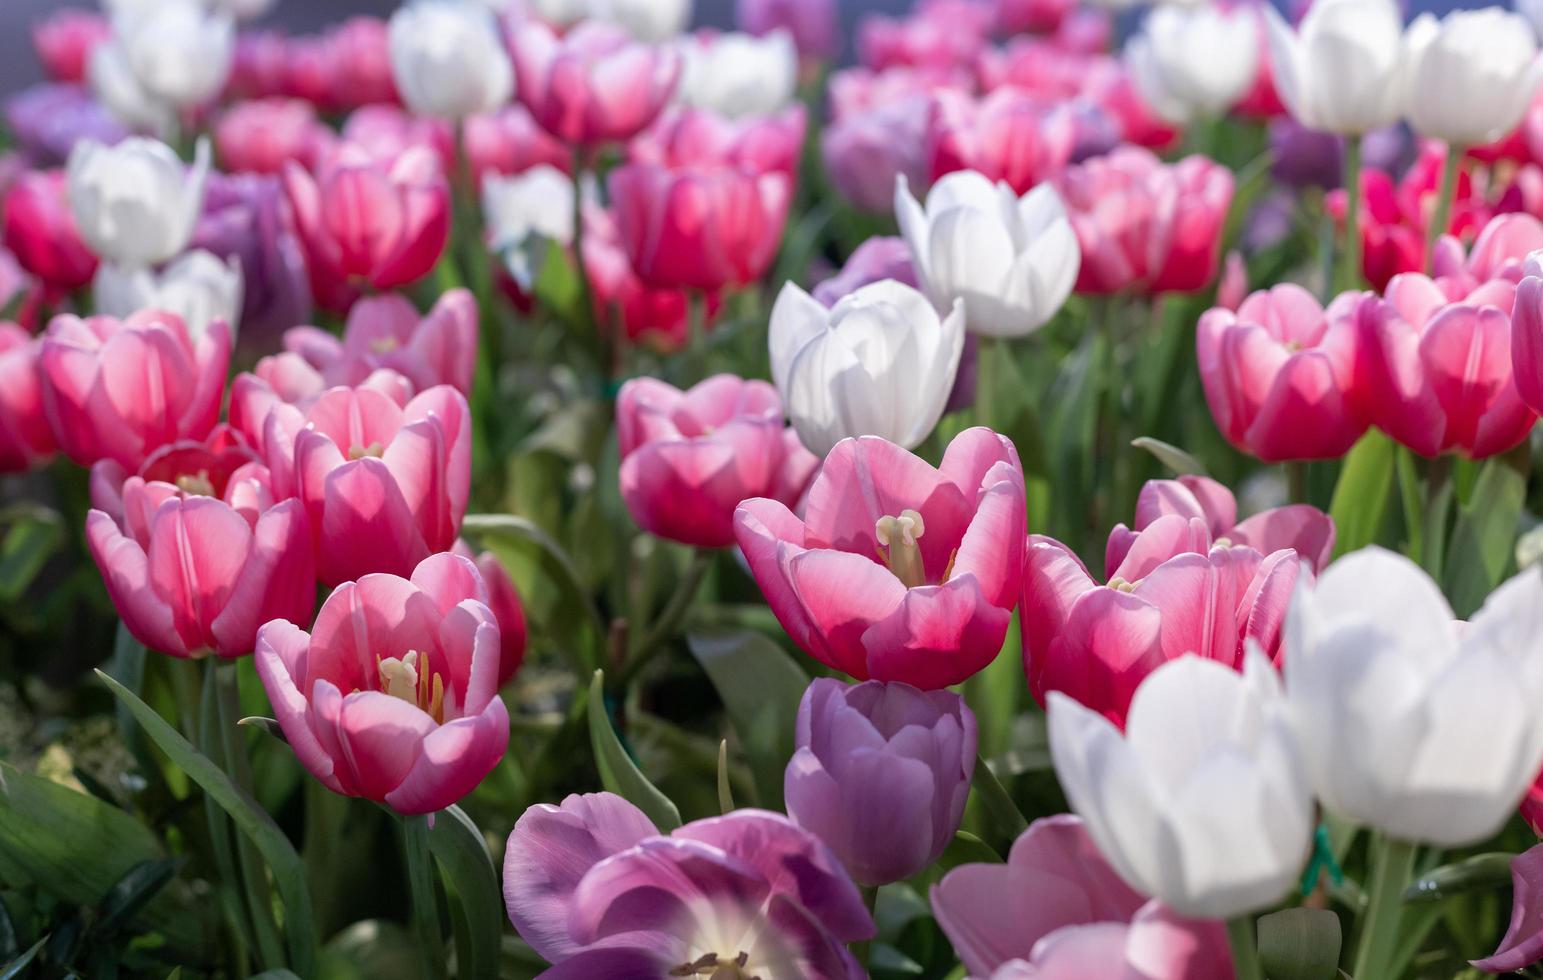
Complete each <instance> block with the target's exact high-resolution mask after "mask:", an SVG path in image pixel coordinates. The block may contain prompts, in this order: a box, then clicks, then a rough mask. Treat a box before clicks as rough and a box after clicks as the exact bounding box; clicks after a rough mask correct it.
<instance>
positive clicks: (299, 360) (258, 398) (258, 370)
mask: <svg viewBox="0 0 1543 980" xmlns="http://www.w3.org/2000/svg"><path fill="white" fill-rule="evenodd" d="M284 342H285V343H286V344H289V345H292V349H290V350H284V351H280V352H279V353H277V354H270V355H269V356H267V357H264V358H262V359H261V360H259V361H258V362H257V366H256V367H255V368H253V369H252V370H251V371H250V372H246V371H243V372H242V373H241V374H238V375H236V380H235V381H233V382H231V385H230V412H229V421H230V425H231V428H233V429H235V430H236V431H238V432H240V433H241V435H242V436H243V437H245V439H246V440H247V442H248V443H250V444H251V445H252V446H255V447H258V449H259V450H261V451H262V454H263V456H264V457H265V458H266V456H267V453H266V450H265V448H264V445H265V439H266V432H267V423H268V413H269V412H270V411H271V410H272V409H273V406H275V405H280V404H283V405H292V406H294V407H295V408H297V409H299V410H300V412H301V413H302V414H303V413H305V412H306V411H308V410H309V409H310V407H311V406H312V405H313V404H315V402H316V399H318V398H320V397H321V396H322V394H323V393H324V392H325V391H326V390H327V388H328V384H327V381H326V379H325V378H324V377H323V376H322V372H321V369H320V368H319V367H317V366H316V365H315V364H313V363H312V361H311V360H309V359H308V358H317V357H318V351H326V352H331V351H333V350H335V349H336V345H337V338H336V337H333V336H332V335H331V334H329V333H327V332H326V331H324V330H317V329H316V328H315V327H293V328H291V329H290V330H288V331H286V332H285V334H284ZM355 387H357V388H369V389H372V390H374V391H378V392H380V393H381V394H383V395H385V396H386V397H387V398H389V399H390V400H391V401H393V402H395V403H396V404H397V405H399V406H400V405H406V404H407V402H408V400H409V399H411V398H412V396H413V384H412V382H411V381H408V380H407V379H406V378H404V377H402V376H401V375H400V374H397V373H396V372H395V371H391V370H388V369H385V368H382V369H379V370H377V371H375V372H374V373H373V374H371V375H370V376H369V377H367V378H365V379H364V381H362V382H360V383H359V384H357V385H355ZM286 489H287V488H286Z"/></svg>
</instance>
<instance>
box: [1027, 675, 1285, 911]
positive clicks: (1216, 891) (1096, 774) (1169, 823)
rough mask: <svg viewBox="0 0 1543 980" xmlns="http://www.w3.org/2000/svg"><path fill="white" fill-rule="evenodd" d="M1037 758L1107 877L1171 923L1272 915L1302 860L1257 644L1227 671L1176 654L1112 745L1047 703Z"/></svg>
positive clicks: (1141, 695) (1275, 703) (1275, 704)
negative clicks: (1045, 738)
mask: <svg viewBox="0 0 1543 980" xmlns="http://www.w3.org/2000/svg"><path fill="white" fill-rule="evenodd" d="M1048 709H1049V715H1050V753H1051V757H1052V758H1053V760H1054V762H1055V771H1056V775H1057V776H1058V777H1059V778H1060V780H1061V787H1062V788H1063V789H1064V790H1065V791H1066V798H1067V800H1068V801H1070V803H1071V805H1072V809H1073V810H1075V811H1076V812H1077V814H1078V815H1079V816H1081V817H1082V819H1083V821H1084V823H1085V824H1086V825H1087V829H1088V833H1089V834H1090V835H1091V836H1092V838H1093V841H1094V843H1096V844H1097V845H1098V849H1099V851H1100V852H1101V853H1102V854H1103V855H1104V857H1105V858H1107V859H1108V861H1109V863H1110V864H1111V865H1112V866H1113V867H1114V869H1115V871H1117V872H1118V873H1119V875H1120V877H1122V878H1124V879H1125V881H1126V882H1127V883H1129V884H1130V886H1131V887H1132V888H1134V889H1136V890H1137V891H1139V892H1141V893H1142V894H1144V895H1150V896H1152V897H1153V898H1156V899H1159V900H1161V901H1162V902H1164V903H1165V904H1167V905H1168V906H1169V907H1171V908H1172V909H1173V910H1174V911H1176V912H1178V913H1179V914H1180V915H1184V916H1189V917H1191V918H1196V919H1225V918H1232V917H1234V916H1239V915H1243V914H1245V913H1248V912H1255V911H1258V910H1259V909H1263V908H1266V907H1268V906H1271V905H1274V904H1275V903H1276V902H1277V901H1279V900H1280V899H1281V898H1282V897H1284V896H1285V895H1286V893H1287V892H1288V891H1290V890H1291V888H1292V886H1293V885H1294V884H1296V881H1297V879H1298V876H1300V875H1301V873H1302V868H1303V866H1304V865H1305V864H1306V862H1307V857H1308V854H1309V853H1310V852H1311V850H1312V839H1313V825H1314V815H1313V801H1312V796H1311V794H1310V793H1309V791H1308V784H1307V780H1306V776H1305V774H1304V772H1303V767H1302V761H1301V758H1300V757H1299V754H1298V750H1297V747H1296V742H1295V739H1294V737H1293V734H1292V731H1291V724H1290V719H1289V717H1288V716H1287V713H1286V710H1285V704H1284V701H1283V699H1282V696H1281V689H1280V678H1279V676H1278V675H1277V674H1276V673H1275V668H1274V667H1272V666H1270V662H1269V660H1268V659H1267V658H1266V657H1265V656H1264V654H1263V652H1262V651H1260V650H1259V648H1258V647H1257V645H1250V648H1249V650H1248V653H1247V655H1246V656H1245V658H1244V662H1243V672H1242V673H1241V674H1240V673H1238V672H1237V671H1235V670H1233V669H1232V668H1230V667H1228V666H1226V665H1224V664H1221V663H1218V662H1217V661H1214V660H1206V659H1202V658H1200V657H1196V656H1192V655H1190V656H1183V657H1180V658H1178V659H1177V660H1172V661H1169V662H1168V663H1166V664H1163V665H1162V666H1161V667H1159V668H1157V670H1155V671H1153V672H1152V673H1151V674H1150V675H1148V677H1147V678H1146V680H1144V681H1142V683H1141V686H1140V687H1139V688H1137V689H1136V697H1135V699H1134V700H1132V701H1131V708H1130V714H1129V715H1128V716H1127V719H1126V727H1125V734H1124V735H1123V736H1122V735H1121V734H1120V731H1119V729H1118V728H1116V727H1115V726H1114V725H1113V724H1112V723H1110V721H1109V720H1108V719H1106V718H1104V717H1103V716H1102V715H1100V714H1099V713H1098V712H1096V711H1091V710H1089V709H1087V708H1085V707H1083V706H1082V705H1081V704H1078V703H1077V702H1076V701H1074V700H1072V699H1071V698H1069V697H1067V696H1066V695H1064V694H1061V693H1059V692H1052V693H1051V694H1050V696H1049V703H1048Z"/></svg>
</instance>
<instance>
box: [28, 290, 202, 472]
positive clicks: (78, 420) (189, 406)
mask: <svg viewBox="0 0 1543 980" xmlns="http://www.w3.org/2000/svg"><path fill="white" fill-rule="evenodd" d="M229 363H230V328H229V327H228V326H226V325H225V323H224V322H223V321H221V320H216V321H214V323H213V324H211V325H210V327H209V329H207V330H206V331H204V334H203V336H202V337H200V338H199V339H198V343H197V344H194V342H193V340H192V338H191V337H190V336H189V335H188V331H187V327H186V326H184V325H183V323H182V320H181V318H180V317H177V316H175V315H173V314H170V313H159V312H154V311H146V312H142V313H136V314H134V315H133V316H131V317H129V318H128V319H126V320H116V319H114V318H112V317H106V316H95V317H89V318H87V319H84V320H82V319H81V318H80V317H76V316H59V317H55V318H54V321H53V322H52V323H50V324H49V325H48V331H47V333H46V334H44V336H43V348H42V351H41V353H40V354H39V367H40V369H41V373H42V379H43V406H44V410H45V411H46V412H47V413H48V421H49V424H50V425H51V426H52V427H53V430H54V435H55V436H56V437H57V438H58V440H59V448H60V449H62V450H64V453H65V455H66V456H69V457H70V458H71V459H73V460H74V461H75V462H77V463H79V464H81V465H82V466H89V465H91V464H92V463H95V462H96V461H97V460H100V459H113V460H117V461H118V462H119V463H121V464H122V465H123V466H124V467H126V468H128V469H137V468H138V467H139V465H140V463H142V462H143V461H144V460H145V458H146V457H147V456H149V455H150V454H151V453H152V452H153V451H155V450H156V449H159V448H160V447H161V446H165V445H168V444H170V443H173V442H176V441H178V440H179V439H202V438H203V437H204V436H206V435H208V434H209V430H210V429H212V428H214V424H215V422H216V421H218V420H219V415H220V400H221V398H222V396H223V395H224V393H225V372H226V370H227V369H228V366H229Z"/></svg>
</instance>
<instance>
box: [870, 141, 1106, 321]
mask: <svg viewBox="0 0 1543 980" xmlns="http://www.w3.org/2000/svg"><path fill="white" fill-rule="evenodd" d="M895 216H896V218H897V219H898V220H899V223H900V233H901V234H902V235H903V236H904V237H905V240H906V243H907V244H908V245H909V246H910V248H911V260H912V262H913V263H914V264H915V266H916V277H917V279H919V280H920V281H921V283H922V288H923V290H924V291H925V292H926V293H927V295H928V297H930V298H931V299H932V302H933V304H934V305H935V306H937V307H939V308H940V309H947V307H948V305H949V304H951V303H952V302H953V301H954V300H956V299H962V300H963V301H964V316H965V327H966V328H967V329H969V330H970V332H972V333H977V334H981V335H982V336H989V337H1021V336H1023V335H1024V334H1027V333H1032V332H1033V331H1035V330H1038V329H1039V328H1040V327H1042V326H1044V325H1045V324H1046V323H1048V322H1049V320H1050V318H1051V317H1053V316H1055V314H1056V311H1057V310H1059V309H1060V308H1061V305H1062V304H1063V303H1065V302H1066V297H1067V296H1068V295H1070V293H1071V290H1072V283H1073V282H1074V281H1075V280H1076V278H1077V267H1078V263H1079V254H1078V248H1077V238H1076V236H1075V235H1074V234H1073V232H1072V226H1071V224H1070V223H1069V222H1068V221H1067V216H1066V210H1065V208H1064V207H1063V206H1062V204H1061V199H1060V198H1059V197H1058V196H1057V195H1056V192H1055V191H1054V190H1053V189H1052V188H1050V187H1048V186H1045V187H1036V188H1035V189H1034V190H1032V191H1029V192H1028V193H1027V194H1025V195H1023V196H1022V197H1021V198H1020V197H1018V196H1017V195H1016V194H1015V193H1014V192H1013V191H1012V189H1011V188H1009V187H1008V186H1007V185H1006V184H1005V183H996V184H993V183H992V182H991V181H990V180H988V179H986V178H985V177H983V176H981V175H980V174H978V173H973V172H969V171H966V172H963V173H956V174H950V175H948V176H947V177H944V178H943V179H942V180H940V181H938V182H937V183H936V184H935V185H933V187H932V189H931V190H930V191H929V192H928V193H927V204H926V207H925V208H923V207H922V205H921V204H919V203H917V201H916V199H915V198H914V197H912V196H911V191H910V187H909V185H908V184H907V182H906V181H905V179H904V178H901V180H900V182H899V183H898V184H897V185H896V186H895Z"/></svg>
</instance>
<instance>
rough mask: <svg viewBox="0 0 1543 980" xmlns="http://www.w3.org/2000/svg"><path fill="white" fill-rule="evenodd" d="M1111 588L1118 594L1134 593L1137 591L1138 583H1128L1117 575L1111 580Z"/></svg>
mask: <svg viewBox="0 0 1543 980" xmlns="http://www.w3.org/2000/svg"><path fill="white" fill-rule="evenodd" d="M1109 587H1110V588H1111V589H1114V590H1115V591H1116V592H1134V591H1135V589H1136V583H1135V582H1129V581H1126V580H1125V579H1123V578H1121V577H1120V576H1118V575H1116V576H1115V577H1114V578H1112V579H1110V580H1109Z"/></svg>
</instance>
